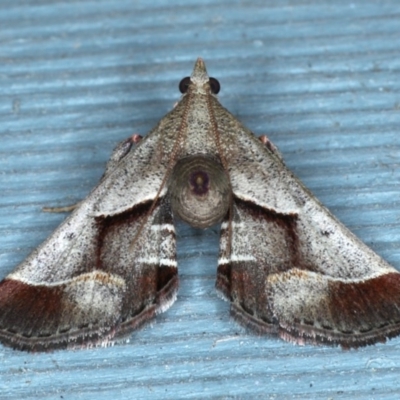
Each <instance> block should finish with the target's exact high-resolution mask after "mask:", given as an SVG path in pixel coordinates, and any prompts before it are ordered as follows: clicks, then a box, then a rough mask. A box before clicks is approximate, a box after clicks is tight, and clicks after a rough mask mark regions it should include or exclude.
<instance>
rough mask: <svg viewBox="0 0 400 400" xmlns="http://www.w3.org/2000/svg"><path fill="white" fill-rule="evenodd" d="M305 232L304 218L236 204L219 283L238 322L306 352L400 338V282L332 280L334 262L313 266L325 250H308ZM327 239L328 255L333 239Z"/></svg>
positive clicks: (379, 277)
mask: <svg viewBox="0 0 400 400" xmlns="http://www.w3.org/2000/svg"><path fill="white" fill-rule="evenodd" d="M335 223H336V221H335ZM301 226H302V224H301V222H299V218H298V216H297V215H296V214H286V215H285V214H279V213H277V212H274V211H272V210H266V209H263V208H261V207H259V206H257V205H255V204H253V203H251V202H247V201H242V200H240V199H237V198H236V199H235V205H234V218H233V221H232V224H231V225H230V224H229V221H228V219H226V221H224V222H223V224H222V231H221V250H220V258H219V266H218V276H217V283H216V286H217V289H218V290H219V291H220V292H221V294H222V295H223V296H224V297H225V298H226V299H227V300H228V301H231V303H232V304H231V313H232V315H233V317H234V318H235V319H236V320H237V321H238V322H239V323H241V324H242V325H244V326H245V327H247V328H249V329H250V330H251V331H253V332H255V333H257V334H265V333H270V334H275V335H278V336H280V337H281V338H283V339H285V340H288V341H291V342H295V343H298V344H302V343H312V344H318V343H321V344H322V343H324V344H340V345H341V346H342V347H344V348H350V347H359V346H365V345H368V344H373V343H376V342H383V341H385V340H386V338H390V337H393V336H396V335H398V334H399V333H400V274H399V273H397V272H396V271H394V270H393V271H392V270H390V269H389V270H388V271H387V272H385V271H380V270H378V269H377V273H376V274H375V276H374V275H373V274H372V275H371V276H369V277H362V276H360V277H359V278H354V277H349V278H345V277H342V276H339V277H335V276H331V275H329V265H327V264H328V262H331V260H330V259H329V257H327V259H326V260H324V259H322V260H320V261H321V262H322V265H317V264H315V263H313V262H312V260H313V258H312V251H313V250H312V247H313V246H315V245H318V243H316V244H315V243H313V244H310V243H308V242H307V241H306V239H305V238H304V236H305V235H303V234H302V232H301V229H302V228H301ZM229 229H232V241H231V245H230V248H229V247H228V246H227V243H228V238H229ZM343 229H344V228H343ZM320 234H321V241H322V242H323V243H322V244H321V248H323V247H325V242H324V241H325V240H327V232H321V233H320ZM333 246H335V243H333ZM305 249H306V250H305ZM310 249H311V250H310ZM339 250H340V249H339ZM315 251H316V250H315ZM371 253H372V252H371ZM318 257H321V255H320V254H318ZM376 257H377V256H376ZM324 261H325V265H324ZM382 263H383V261H382ZM318 264H319V263H318ZM339 267H340V266H339ZM350 267H351V265H350ZM355 267H359V266H357V265H356V266H355ZM346 268H348V267H346ZM339 270H340V268H339ZM355 270H356V268H355Z"/></svg>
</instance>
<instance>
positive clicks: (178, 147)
mask: <svg viewBox="0 0 400 400" xmlns="http://www.w3.org/2000/svg"><path fill="white" fill-rule="evenodd" d="M185 96H187V97H188V101H187V103H186V105H185V109H184V110H183V117H182V122H181V125H180V127H179V130H178V136H177V138H176V140H175V143H174V147H173V148H172V152H171V157H170V159H169V161H168V165H167V170H166V171H165V175H164V178H163V180H162V182H161V184H160V188H159V189H158V191H157V194H156V196H155V197H154V200H153V202H152V203H151V207H150V208H149V210H148V211H147V213H146V216H145V217H144V219H143V221H142V223H141V224H140V226H139V229H138V231H137V232H136V235H135V236H134V238H133V240H132V243H131V245H130V246H129V250H132V249H133V247H134V246H135V244H136V242H137V240H138V238H139V236H140V234H141V233H142V230H143V228H144V226H145V225H146V223H147V221H148V219H149V216H150V215H151V214H152V212H153V211H154V208H155V207H156V204H157V202H158V199H159V198H160V194H161V191H162V190H163V188H164V186H165V184H166V183H167V180H168V178H169V176H170V175H171V171H172V170H173V168H174V164H175V161H176V159H177V157H178V155H179V152H180V150H181V146H182V137H183V134H184V132H186V131H187V116H188V113H189V108H190V103H191V100H192V89H191V87H190V86H189V88H188V91H187V92H186V94H185Z"/></svg>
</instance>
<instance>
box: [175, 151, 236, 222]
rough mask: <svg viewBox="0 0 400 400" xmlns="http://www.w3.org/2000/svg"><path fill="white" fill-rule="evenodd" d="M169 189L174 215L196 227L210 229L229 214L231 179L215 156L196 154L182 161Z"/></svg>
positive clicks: (178, 163)
mask: <svg viewBox="0 0 400 400" xmlns="http://www.w3.org/2000/svg"><path fill="white" fill-rule="evenodd" d="M168 190H169V196H170V199H171V207H172V211H173V212H174V214H175V215H177V216H179V217H180V218H181V219H182V220H184V221H185V222H187V223H188V224H189V225H191V226H194V227H195V228H208V227H210V226H212V225H214V224H216V223H217V222H220V221H221V220H222V219H223V218H224V217H225V215H226V214H227V212H228V209H229V203H230V196H231V187H230V184H229V179H228V176H227V174H226V172H225V170H224V168H223V167H222V165H221V163H220V162H219V161H218V160H217V159H216V158H214V157H211V156H206V155H196V156H188V157H185V158H183V159H181V160H179V161H178V162H177V163H176V165H175V167H174V169H173V171H172V174H171V178H170V182H169V189H168Z"/></svg>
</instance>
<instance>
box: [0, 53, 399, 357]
mask: <svg viewBox="0 0 400 400" xmlns="http://www.w3.org/2000/svg"><path fill="white" fill-rule="evenodd" d="M180 90H181V92H182V93H183V94H182V98H181V100H180V101H179V103H178V104H177V106H176V107H175V108H174V109H173V110H172V111H171V112H169V113H168V114H167V115H166V116H165V117H164V118H162V119H161V121H160V122H159V123H158V124H157V126H156V127H155V128H154V129H153V130H152V131H151V132H150V133H149V134H148V135H146V137H145V138H144V139H142V140H139V138H138V137H137V136H135V137H133V138H131V139H128V140H126V141H124V142H123V143H121V144H120V145H119V146H118V147H117V149H116V150H115V151H114V153H113V155H112V157H111V160H110V161H109V163H108V165H107V169H106V172H105V174H104V176H103V178H102V179H101V181H100V183H99V185H98V186H97V187H96V188H95V189H94V190H93V191H92V192H91V193H90V194H89V196H88V197H87V198H86V199H85V200H84V201H82V202H81V203H80V204H79V206H78V207H77V208H76V209H75V210H74V211H73V213H72V214H71V215H70V216H69V218H67V219H66V220H65V222H64V223H63V224H61V225H60V227H59V228H58V229H57V230H56V231H55V232H54V233H53V234H52V235H51V236H50V237H49V238H48V239H47V240H46V241H45V242H44V243H43V244H42V245H41V246H40V247H39V248H37V249H36V250H35V251H34V252H33V253H32V254H31V255H30V256H29V257H28V258H27V259H26V260H25V261H24V262H23V263H22V264H21V265H19V266H18V267H17V268H16V269H15V270H14V271H13V272H12V273H10V274H9V275H8V276H7V277H6V278H5V279H4V280H3V281H2V282H1V283H0V341H1V342H2V343H3V344H5V345H8V346H11V347H13V348H16V349H20V350H29V351H46V350H52V349H59V348H70V347H89V346H94V345H104V344H108V343H112V342H113V341H114V340H115V339H118V338H121V337H124V336H127V335H128V334H130V333H131V332H132V331H134V330H135V329H137V328H139V327H141V326H142V325H143V324H144V323H145V322H147V321H149V320H150V319H152V318H153V317H154V316H155V315H156V314H157V313H160V312H163V311H165V310H167V309H168V308H169V307H170V306H171V305H172V303H173V302H174V301H175V298H176V293H177V289H178V275H177V262H176V246H175V229H174V216H175V217H179V218H181V219H183V220H184V221H186V222H187V223H188V224H190V225H193V226H195V227H200V228H207V227H209V226H211V225H214V224H215V223H217V222H221V221H222V224H221V239H220V256H219V260H218V272H217V283H216V287H217V290H218V291H219V293H221V294H222V296H223V297H224V298H225V299H226V300H228V301H230V302H231V312H232V315H233V317H234V318H235V319H236V320H237V321H238V322H239V323H241V324H242V325H244V326H245V327H247V328H249V329H250V330H251V331H253V332H255V333H257V334H265V333H269V334H274V335H277V336H279V337H281V338H283V339H285V340H288V341H291V342H295V343H299V344H302V343H313V344H321V343H322V344H339V345H341V346H343V347H345V348H349V347H359V346H364V345H368V344H373V343H376V342H382V341H385V340H386V338H390V337H393V336H396V335H398V334H399V333H400V274H399V273H398V272H397V271H396V270H395V269H394V268H392V267H391V266H390V265H388V264H387V263H386V262H385V261H383V260H382V259H381V258H380V257H379V256H378V255H376V254H375V253H374V252H373V251H372V250H370V249H369V248H368V247H367V246H366V245H364V244H363V243H362V242H361V241H360V240H358V239H357V238H356V237H355V236H354V235H353V234H352V233H350V232H349V231H348V230H347V229H346V228H345V227H344V226H343V225H342V224H341V223H340V222H338V221H337V220H336V219H335V217H333V215H331V213H330V212H329V211H328V210H327V209H326V208H324V207H323V206H322V205H321V204H320V203H319V201H318V200H317V199H315V197H313V196H312V195H311V194H310V192H309V191H308V190H307V189H305V188H304V186H303V185H302V183H301V182H299V180H298V179H296V178H295V177H294V176H293V174H292V173H291V172H290V171H289V170H288V169H287V168H286V167H285V164H284V163H283V161H282V159H281V156H280V155H279V153H278V151H277V150H276V148H275V147H274V146H273V145H272V144H271V143H270V142H269V141H268V140H267V139H266V138H265V137H263V138H261V140H260V139H259V138H256V137H255V136H254V135H253V134H252V133H251V132H250V131H249V130H248V129H247V128H246V127H244V126H243V125H242V124H241V123H240V122H239V121H238V120H237V119H236V118H235V117H234V116H232V115H231V114H230V113H229V111H227V110H226V109H225V108H223V107H222V106H221V105H220V103H219V102H218V99H217V96H216V94H217V93H218V91H219V83H218V81H217V80H215V79H214V78H209V77H208V75H207V72H206V68H205V65H204V62H203V61H202V60H201V59H198V60H197V62H196V64H195V67H194V70H193V73H192V75H191V77H190V78H185V79H183V80H182V81H181V83H180Z"/></svg>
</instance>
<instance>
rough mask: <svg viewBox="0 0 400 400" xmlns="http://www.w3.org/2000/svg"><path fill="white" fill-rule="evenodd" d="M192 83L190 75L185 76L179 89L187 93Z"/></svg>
mask: <svg viewBox="0 0 400 400" xmlns="http://www.w3.org/2000/svg"><path fill="white" fill-rule="evenodd" d="M189 85H190V76H187V77H185V78H183V79H182V80H181V81H180V82H179V91H180V92H181V93H182V94H183V93H186V92H187V90H188V88H189Z"/></svg>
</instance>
